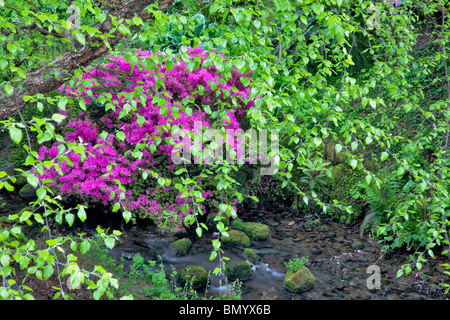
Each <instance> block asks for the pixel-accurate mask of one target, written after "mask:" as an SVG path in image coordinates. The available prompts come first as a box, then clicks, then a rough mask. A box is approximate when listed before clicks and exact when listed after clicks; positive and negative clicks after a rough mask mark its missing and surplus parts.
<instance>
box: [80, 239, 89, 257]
mask: <svg viewBox="0 0 450 320" xmlns="http://www.w3.org/2000/svg"><path fill="white" fill-rule="evenodd" d="M90 247H91V244H90V243H89V241H88V240H84V241H83V242H82V243H81V244H80V252H81V254H85V253H86V252H88V251H89V248H90Z"/></svg>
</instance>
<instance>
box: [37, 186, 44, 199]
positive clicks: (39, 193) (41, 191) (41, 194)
mask: <svg viewBox="0 0 450 320" xmlns="http://www.w3.org/2000/svg"><path fill="white" fill-rule="evenodd" d="M46 194H47V191H45V189H44V188H39V189H37V190H36V195H37V196H38V198H39V199H41V200H42V199H44V197H45V195H46Z"/></svg>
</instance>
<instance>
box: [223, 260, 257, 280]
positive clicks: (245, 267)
mask: <svg viewBox="0 0 450 320" xmlns="http://www.w3.org/2000/svg"><path fill="white" fill-rule="evenodd" d="M226 273H227V277H228V279H229V280H230V281H235V280H237V279H239V280H240V281H247V280H250V279H252V278H253V271H252V266H251V264H250V263H249V262H247V261H243V260H241V261H238V262H234V263H230V264H228V265H227V266H226Z"/></svg>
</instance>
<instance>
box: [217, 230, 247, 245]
mask: <svg viewBox="0 0 450 320" xmlns="http://www.w3.org/2000/svg"><path fill="white" fill-rule="evenodd" d="M221 239H222V243H223V244H224V245H226V246H230V247H244V248H248V247H250V238H249V237H248V236H247V235H246V234H245V233H244V232H242V231H239V230H230V231H228V237H222V238H221Z"/></svg>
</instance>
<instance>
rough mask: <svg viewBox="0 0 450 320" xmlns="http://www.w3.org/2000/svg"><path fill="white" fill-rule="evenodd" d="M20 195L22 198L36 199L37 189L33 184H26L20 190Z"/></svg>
mask: <svg viewBox="0 0 450 320" xmlns="http://www.w3.org/2000/svg"><path fill="white" fill-rule="evenodd" d="M19 196H20V197H21V198H22V199H25V200H28V199H35V198H36V189H35V188H34V187H33V186H32V185H31V184H26V185H25V186H23V187H22V189H20V191H19Z"/></svg>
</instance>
